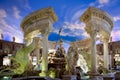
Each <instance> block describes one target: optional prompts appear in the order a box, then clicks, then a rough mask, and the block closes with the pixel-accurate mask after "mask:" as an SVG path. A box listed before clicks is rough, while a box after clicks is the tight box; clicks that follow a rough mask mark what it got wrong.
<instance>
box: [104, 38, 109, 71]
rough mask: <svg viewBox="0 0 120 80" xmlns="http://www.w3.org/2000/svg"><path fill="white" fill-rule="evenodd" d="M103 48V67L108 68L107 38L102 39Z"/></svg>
mask: <svg viewBox="0 0 120 80" xmlns="http://www.w3.org/2000/svg"><path fill="white" fill-rule="evenodd" d="M103 50H104V67H105V68H107V69H109V65H110V63H109V53H108V39H104V40H103Z"/></svg>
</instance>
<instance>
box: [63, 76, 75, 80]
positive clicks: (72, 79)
mask: <svg viewBox="0 0 120 80" xmlns="http://www.w3.org/2000/svg"><path fill="white" fill-rule="evenodd" d="M62 80H77V77H76V75H63V76H62Z"/></svg>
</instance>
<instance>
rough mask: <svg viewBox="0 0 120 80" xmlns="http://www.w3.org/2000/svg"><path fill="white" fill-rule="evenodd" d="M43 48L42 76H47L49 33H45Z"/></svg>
mask: <svg viewBox="0 0 120 80" xmlns="http://www.w3.org/2000/svg"><path fill="white" fill-rule="evenodd" d="M42 42H43V48H42V72H41V73H40V76H42V77H45V76H47V71H48V33H47V32H45V33H43V38H42Z"/></svg>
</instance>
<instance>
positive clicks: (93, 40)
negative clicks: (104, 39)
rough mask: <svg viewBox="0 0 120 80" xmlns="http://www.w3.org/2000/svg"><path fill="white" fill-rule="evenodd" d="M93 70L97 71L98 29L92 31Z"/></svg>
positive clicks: (93, 71) (94, 72)
mask: <svg viewBox="0 0 120 80" xmlns="http://www.w3.org/2000/svg"><path fill="white" fill-rule="evenodd" d="M90 36H91V72H92V73H93V74H96V73H97V53H96V31H93V32H91V34H90Z"/></svg>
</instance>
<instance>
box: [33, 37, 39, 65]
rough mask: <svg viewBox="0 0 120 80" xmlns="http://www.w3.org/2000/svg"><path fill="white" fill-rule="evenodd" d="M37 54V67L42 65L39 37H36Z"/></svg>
mask: <svg viewBox="0 0 120 80" xmlns="http://www.w3.org/2000/svg"><path fill="white" fill-rule="evenodd" d="M34 39H35V54H36V57H37V65H39V63H40V61H39V60H40V44H39V43H40V38H39V37H35V38H34Z"/></svg>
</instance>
